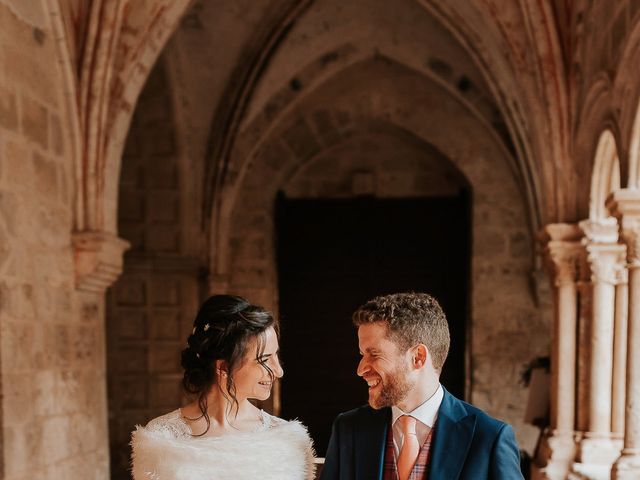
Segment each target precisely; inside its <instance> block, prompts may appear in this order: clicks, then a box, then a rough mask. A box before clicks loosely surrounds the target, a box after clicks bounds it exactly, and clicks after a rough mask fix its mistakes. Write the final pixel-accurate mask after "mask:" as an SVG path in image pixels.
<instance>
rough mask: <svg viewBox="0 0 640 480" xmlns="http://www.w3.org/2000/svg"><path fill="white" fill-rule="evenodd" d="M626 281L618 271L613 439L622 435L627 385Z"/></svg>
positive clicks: (627, 300)
mask: <svg viewBox="0 0 640 480" xmlns="http://www.w3.org/2000/svg"><path fill="white" fill-rule="evenodd" d="M625 250H626V247H625ZM625 255H626V251H625ZM625 267H626V266H625ZM627 281H628V275H627V269H626V268H621V269H619V275H618V278H617V282H618V283H617V285H616V310H615V326H614V331H613V396H612V399H611V431H612V432H613V433H614V437H615V438H622V436H623V435H624V404H625V391H626V384H627V378H626V372H627V328H628V327H627V316H628V315H627V314H628V308H629V289H628V288H627Z"/></svg>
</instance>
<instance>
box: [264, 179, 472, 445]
mask: <svg viewBox="0 0 640 480" xmlns="http://www.w3.org/2000/svg"><path fill="white" fill-rule="evenodd" d="M276 222H277V233H278V267H279V289H280V314H281V319H282V341H281V351H282V360H283V362H284V370H285V376H284V378H283V381H282V415H283V417H285V418H299V419H300V420H302V421H303V422H304V423H305V424H306V425H307V426H308V427H309V430H310V432H311V435H312V437H313V439H314V441H315V444H316V450H317V453H318V455H320V456H324V454H325V451H326V447H327V443H328V441H329V435H330V430H331V423H332V421H333V419H334V417H335V416H336V415H337V414H338V413H339V412H342V411H345V410H349V409H352V408H354V407H357V406H359V405H362V404H363V403H365V402H366V400H367V392H366V385H365V383H364V382H363V381H362V380H361V379H359V378H358V377H357V376H356V373H355V370H356V366H357V363H358V361H359V355H358V344H357V334H356V331H355V329H354V328H353V327H352V325H351V314H352V313H353V311H354V310H355V309H356V308H357V307H358V306H359V305H360V304H362V303H364V302H365V301H366V300H368V299H370V298H372V297H374V296H376V295H380V294H385V293H394V292H402V291H421V292H429V293H432V294H433V295H434V296H436V298H438V300H439V301H440V303H441V305H442V307H443V309H444V311H445V313H446V315H447V318H448V320H449V326H450V329H451V337H452V343H451V349H450V353H449V357H448V360H447V363H446V365H445V368H444V371H443V374H442V378H441V381H442V383H443V385H445V386H446V387H447V389H449V391H451V392H452V393H453V394H454V395H457V396H458V397H461V398H462V397H464V384H465V361H464V357H465V343H466V342H465V340H466V339H465V335H466V324H467V318H468V305H469V271H470V197H469V194H468V193H467V192H466V191H463V192H462V193H461V194H460V195H458V196H455V197H429V198H415V199H376V198H368V197H367V198H357V199H347V200H326V199H321V200H306V199H305V200H299V199H287V198H285V197H284V196H283V195H280V196H279V197H278V200H277V205H276Z"/></svg>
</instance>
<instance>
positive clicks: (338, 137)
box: [213, 58, 548, 448]
mask: <svg viewBox="0 0 640 480" xmlns="http://www.w3.org/2000/svg"><path fill="white" fill-rule="evenodd" d="M355 86H357V87H355ZM335 92H339V93H337V94H336V93H335ZM451 118H455V119H456V123H455V125H452V124H451V123H450V119H451ZM372 127H374V128H381V129H387V130H391V131H403V132H405V134H407V133H408V134H409V135H411V136H413V137H415V138H418V139H420V141H422V142H425V143H427V144H430V145H433V146H434V147H435V148H436V149H437V150H439V151H440V152H442V154H443V155H445V156H446V157H447V158H448V159H450V161H451V162H452V164H453V165H455V168H456V169H457V170H459V171H460V172H462V174H463V175H464V176H465V177H466V178H467V179H468V182H469V184H470V185H471V187H472V189H473V192H474V207H473V216H472V225H473V227H472V228H473V244H472V251H473V255H472V301H471V302H472V303H471V305H472V306H471V308H472V318H471V340H470V342H469V348H470V364H471V369H470V371H471V372H472V373H471V378H470V380H469V383H470V388H469V397H470V399H471V400H472V401H473V402H474V403H476V404H478V405H479V406H481V407H483V408H486V409H488V410H489V411H491V412H493V413H495V414H497V415H499V416H501V417H502V418H506V419H508V420H509V421H510V422H512V423H514V424H515V425H516V427H517V428H518V431H519V435H520V440H521V442H522V443H523V444H524V445H525V446H528V447H529V448H532V447H533V443H535V438H536V437H537V431H536V430H535V429H532V428H530V427H527V426H525V425H524V424H523V422H522V413H523V412H522V409H523V408H524V405H525V403H526V401H525V396H526V391H525V390H524V389H522V388H520V387H519V386H518V375H519V370H520V365H523V364H525V363H527V362H528V361H530V360H531V358H533V357H536V356H539V355H542V354H544V352H545V349H546V348H547V345H548V339H547V336H546V329H547V327H546V322H547V319H546V310H545V309H542V311H541V309H540V308H539V305H537V304H536V303H535V301H536V300H535V299H534V298H533V297H532V295H531V290H530V283H529V282H530V274H531V270H532V268H533V267H532V263H531V262H532V260H531V256H530V252H531V248H532V247H531V245H532V240H531V236H530V233H529V231H528V227H527V224H528V220H527V214H526V212H525V210H524V208H523V199H522V197H521V193H520V191H519V189H518V186H517V183H516V181H515V179H514V177H513V174H512V172H511V171H510V169H509V167H508V164H509V162H508V160H507V156H508V153H507V152H505V150H504V149H503V147H502V144H501V143H500V142H499V141H498V140H496V138H495V136H494V134H493V133H491V131H490V130H489V129H488V127H487V126H486V125H485V124H483V123H482V121H480V120H479V119H478V118H477V117H476V116H474V114H473V113H472V112H470V111H469V110H468V109H467V108H466V106H465V104H464V103H462V102H459V101H458V100H456V99H455V97H452V96H451V95H449V93H448V92H447V91H446V90H445V89H443V88H442V87H441V86H439V85H438V84H435V83H432V82H429V81H425V79H424V77H422V76H420V75H419V74H417V73H415V72H414V71H412V70H410V69H407V68H406V67H403V66H401V65H398V64H396V63H394V62H393V61H390V60H388V59H381V58H374V59H371V60H369V61H364V62H362V63H360V64H357V65H355V66H352V67H350V68H349V69H346V70H345V71H343V72H342V74H341V75H338V76H336V78H333V79H330V80H328V81H327V82H326V83H325V84H323V85H322V86H321V87H319V88H318V89H317V90H316V91H314V92H313V93H312V94H309V95H308V96H307V97H305V99H303V100H302V101H301V102H300V103H299V104H297V105H296V107H295V109H291V110H290V111H289V112H288V113H287V114H286V115H285V116H283V117H281V118H279V119H278V123H277V124H276V125H275V126H274V127H272V129H270V130H269V132H268V134H267V135H265V136H264V137H263V139H262V140H261V141H260V142H258V146H257V147H256V148H255V149H254V150H253V153H251V154H249V159H250V160H249V166H248V167H247V170H246V172H245V173H244V175H241V176H240V177H239V178H238V181H237V191H236V192H235V193H234V194H233V195H230V196H228V197H227V199H226V203H225V204H224V205H223V207H222V208H221V211H222V212H226V214H224V215H222V216H221V217H220V218H219V223H218V225H219V228H218V229H217V232H216V233H217V234H218V236H217V237H216V239H217V241H216V248H217V249H221V250H222V251H224V252H225V254H224V257H226V259H227V261H226V262H220V263H216V264H214V266H213V269H214V270H215V273H216V275H215V277H214V279H217V288H220V289H223V290H229V291H236V292H239V293H241V294H244V295H247V296H249V297H250V298H252V299H254V300H255V301H256V302H259V303H263V304H265V305H268V306H269V307H270V308H272V309H275V308H276V307H277V305H278V292H277V289H276V288H275V285H276V284H277V272H276V269H275V261H274V254H273V252H274V236H273V232H274V230H273V202H274V199H275V195H276V192H277V191H278V190H280V189H282V188H284V186H285V185H286V184H287V182H288V181H289V180H290V179H291V178H292V176H293V175H294V174H295V172H296V171H297V170H298V169H299V168H303V166H304V165H306V164H308V163H309V162H311V161H313V158H315V157H316V156H317V155H319V154H321V153H322V152H324V151H326V150H327V149H330V148H332V147H333V146H335V145H338V144H339V143H340V142H342V141H344V140H345V139H346V138H349V137H351V136H354V135H356V134H357V133H358V132H362V131H363V130H364V129H368V128H372ZM452 127H455V129H452ZM459 132H465V134H464V135H460V134H459ZM247 138H253V137H252V132H251V129H250V128H249V129H247ZM239 141H240V146H239V151H244V152H247V151H251V148H249V146H248V145H247V146H244V147H243V146H242V143H241V142H242V139H239ZM254 141H255V139H254ZM225 235H226V236H225ZM214 287H215V284H214ZM507 398H509V399H510V400H506V399H507ZM513 399H519V400H518V401H516V402H515V403H512V402H513ZM507 402H508V403H507Z"/></svg>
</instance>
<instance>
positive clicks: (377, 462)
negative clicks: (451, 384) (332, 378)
mask: <svg viewBox="0 0 640 480" xmlns="http://www.w3.org/2000/svg"><path fill="white" fill-rule="evenodd" d="M390 420H391V409H390V408H383V409H380V410H374V409H373V408H371V407H369V406H368V405H367V406H364V407H360V408H356V409H355V410H351V411H349V412H346V413H342V414H340V415H338V417H337V418H336V420H335V421H334V423H333V429H332V431H331V439H330V440H329V448H328V449H327V458H326V460H325V464H324V468H323V470H322V474H321V476H320V479H321V480H381V479H382V473H383V471H382V469H383V464H384V454H385V446H386V438H387V428H388V426H389V422H390ZM522 478H523V477H522V473H521V472H520V457H519V453H518V444H517V443H516V439H515V437H514V435H513V429H512V428H511V427H510V426H509V425H507V424H506V423H503V422H500V421H498V420H496V419H494V418H491V417H490V416H489V415H487V414H486V413H484V412H483V411H482V410H480V409H478V408H476V407H474V406H472V405H469V404H468V403H465V402H463V401H461V400H458V399H457V398H456V397H454V396H453V395H451V394H450V393H449V392H447V391H446V390H445V391H444V398H443V399H442V404H441V405H440V410H438V419H437V421H436V425H435V431H434V432H433V443H432V445H431V460H430V464H429V474H428V479H429V480H484V479H489V480H522Z"/></svg>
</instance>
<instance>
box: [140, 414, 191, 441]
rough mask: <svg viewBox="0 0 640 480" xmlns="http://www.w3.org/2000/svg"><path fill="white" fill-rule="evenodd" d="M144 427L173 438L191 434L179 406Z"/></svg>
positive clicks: (149, 430) (148, 430)
mask: <svg viewBox="0 0 640 480" xmlns="http://www.w3.org/2000/svg"><path fill="white" fill-rule="evenodd" d="M144 429H145V430H146V431H147V432H152V433H157V434H161V435H164V436H168V437H172V438H183V437H190V436H191V429H190V428H189V425H187V423H186V422H185V421H184V419H183V418H182V412H181V411H180V409H179V408H177V409H176V410H173V411H172V412H169V413H166V414H164V415H161V416H159V417H156V418H154V419H153V420H150V421H149V423H147V425H146V426H145V427H144Z"/></svg>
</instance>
